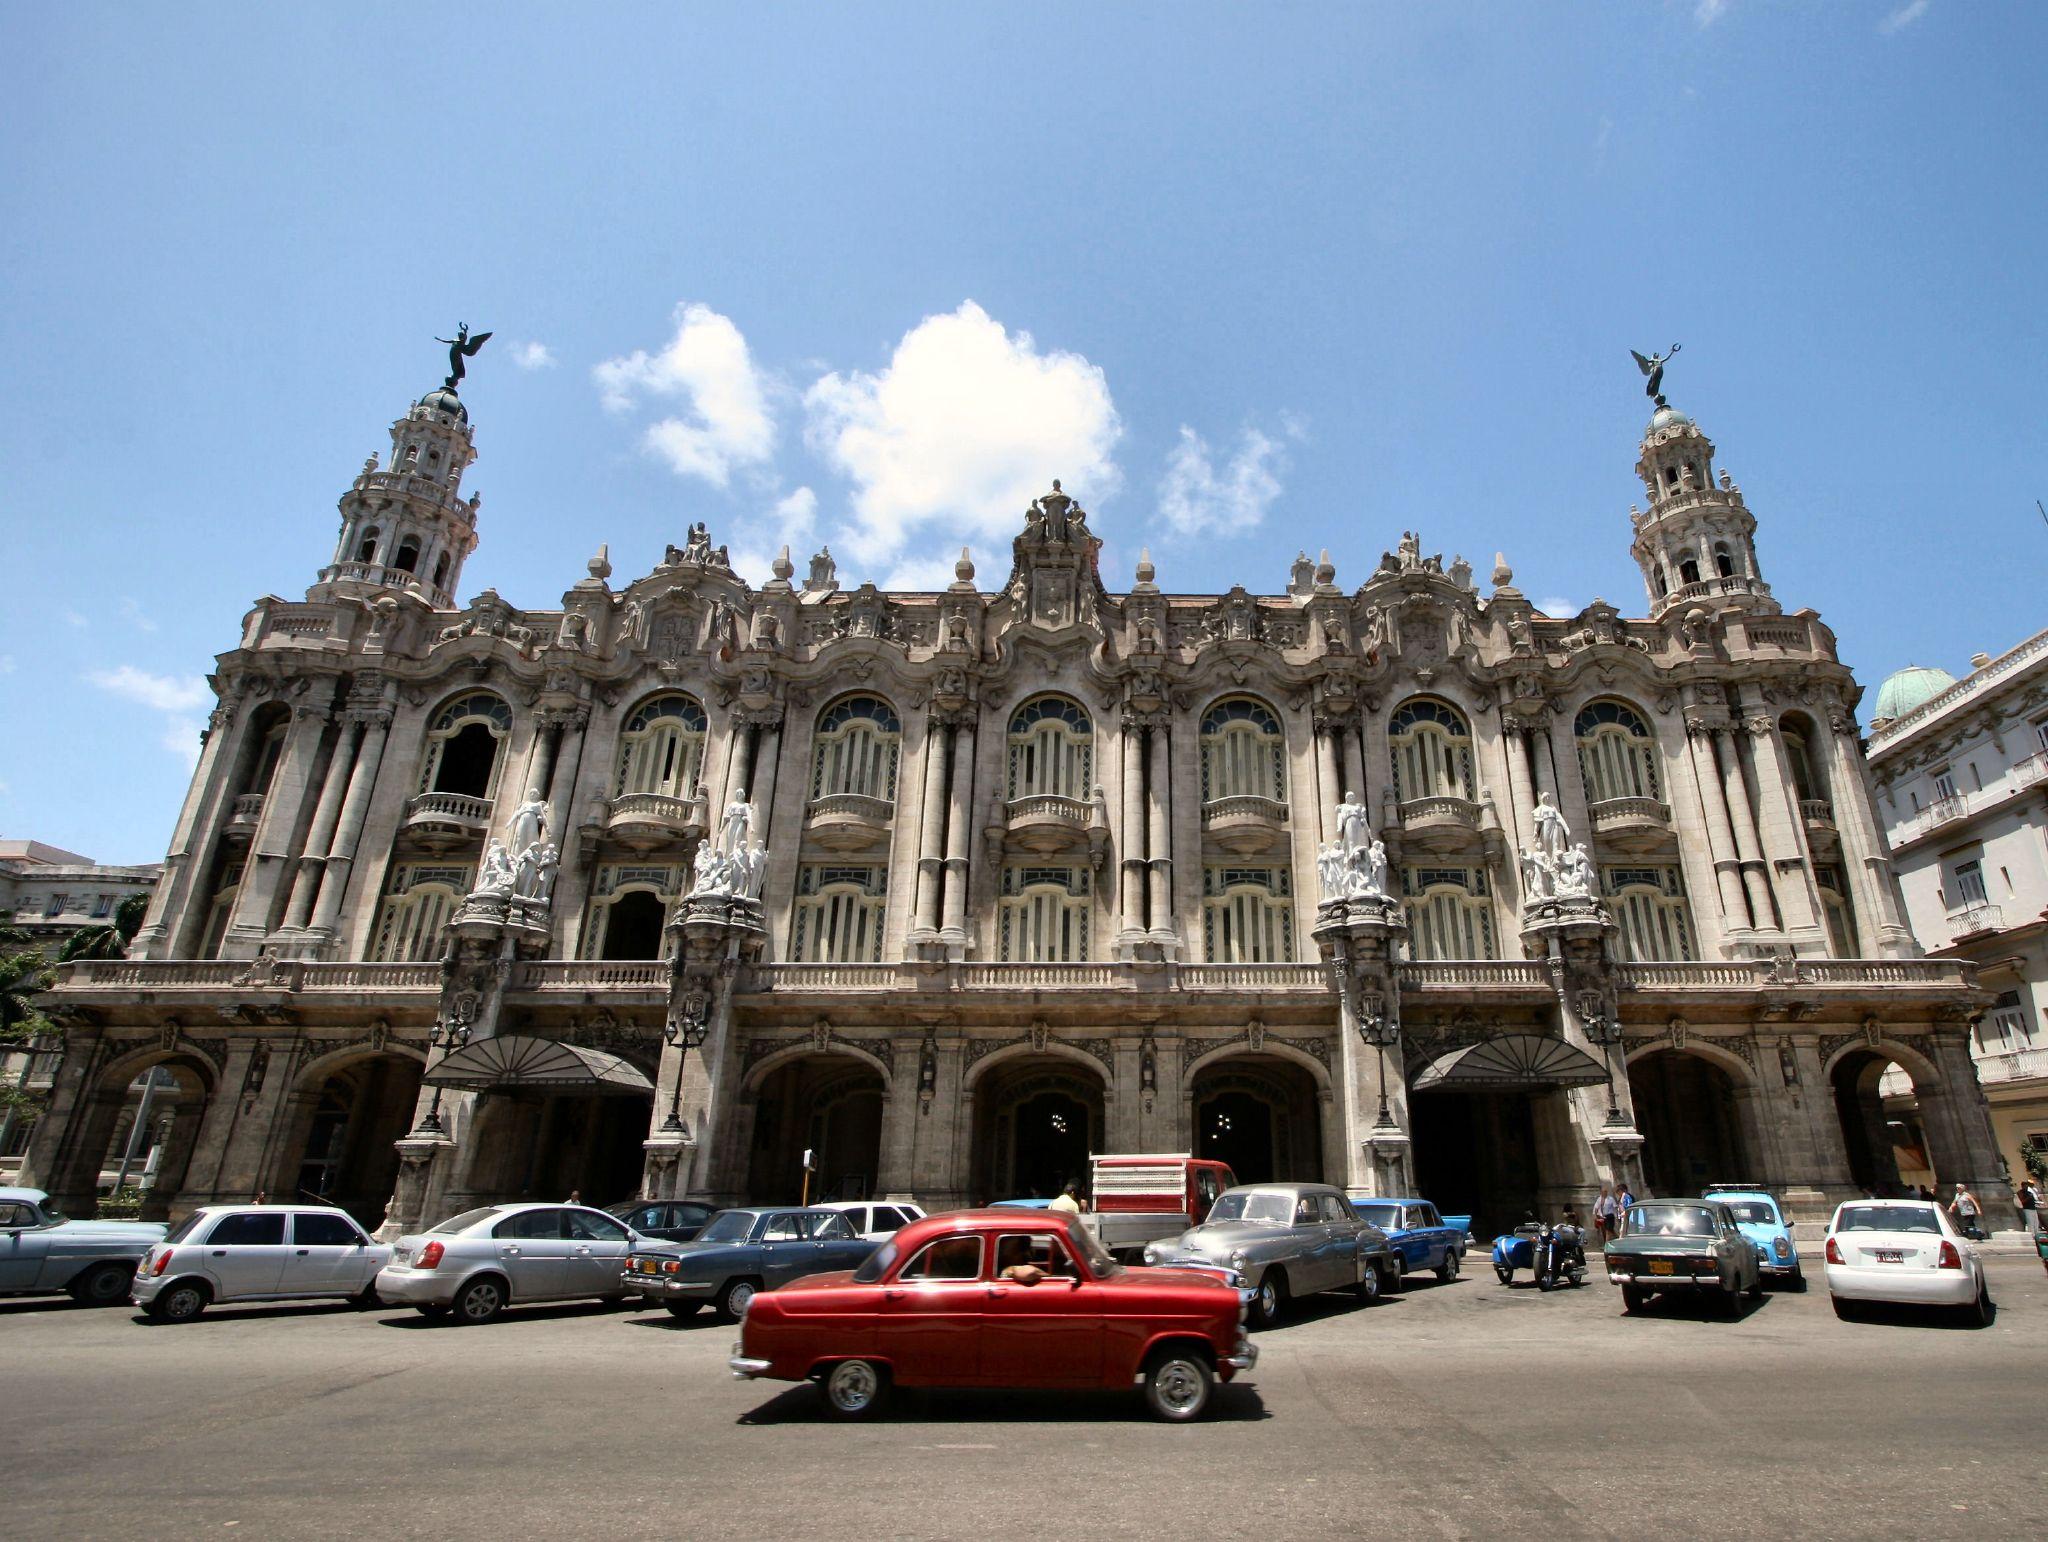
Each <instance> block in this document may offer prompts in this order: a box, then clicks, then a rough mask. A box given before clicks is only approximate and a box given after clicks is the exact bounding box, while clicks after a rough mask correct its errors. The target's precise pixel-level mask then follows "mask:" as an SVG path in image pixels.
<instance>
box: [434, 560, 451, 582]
mask: <svg viewBox="0 0 2048 1542" xmlns="http://www.w3.org/2000/svg"><path fill="white" fill-rule="evenodd" d="M434 587H435V588H436V589H445V588H447V587H448V553H446V552H442V553H441V555H440V556H439V557H437V558H436V559H435V561H434Z"/></svg>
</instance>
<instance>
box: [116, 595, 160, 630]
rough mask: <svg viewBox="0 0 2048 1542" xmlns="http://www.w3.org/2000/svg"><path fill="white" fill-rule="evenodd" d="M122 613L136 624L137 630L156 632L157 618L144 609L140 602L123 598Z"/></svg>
mask: <svg viewBox="0 0 2048 1542" xmlns="http://www.w3.org/2000/svg"><path fill="white" fill-rule="evenodd" d="M121 614H122V615H123V616H124V617H126V618H127V619H128V620H129V621H132V622H133V623H134V624H135V628H136V630H137V631H141V632H154V631H155V630H156V621H155V618H153V617H152V616H150V615H149V613H148V612H146V611H145V610H143V608H142V606H141V604H140V602H138V601H136V600H134V599H123V600H122V601H121Z"/></svg>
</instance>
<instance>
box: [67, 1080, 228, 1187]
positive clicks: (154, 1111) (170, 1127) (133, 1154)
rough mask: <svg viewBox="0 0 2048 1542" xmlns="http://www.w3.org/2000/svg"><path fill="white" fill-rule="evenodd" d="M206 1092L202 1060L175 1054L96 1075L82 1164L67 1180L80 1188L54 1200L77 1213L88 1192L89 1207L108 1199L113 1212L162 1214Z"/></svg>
mask: <svg viewBox="0 0 2048 1542" xmlns="http://www.w3.org/2000/svg"><path fill="white" fill-rule="evenodd" d="M211 1090H212V1087H211V1080H210V1073H209V1072H208V1071H207V1070H206V1069H205V1067H204V1066H203V1065H201V1064H200V1063H199V1062H198V1061H196V1060H188V1059H185V1058H182V1057H180V1056H175V1055H174V1056H170V1057H167V1058H165V1059H162V1060H158V1061H155V1062H153V1063H152V1064H150V1065H148V1066H145V1067H143V1068H141V1069H136V1068H135V1067H134V1066H133V1065H132V1064H131V1065H130V1066H129V1067H128V1068H127V1069H125V1070H123V1071H118V1072H114V1073H111V1074H109V1075H108V1076H106V1077H104V1078H102V1080H101V1082H100V1085H99V1088H98V1089H97V1090H96V1092H95V1093H94V1095H93V1109H92V1112H91V1115H90V1116H89V1121H88V1123H87V1125H86V1127H85V1130H84V1135H83V1140H82V1141H81V1148H80V1149H81V1156H82V1157H83V1158H84V1161H83V1164H82V1165H83V1169H84V1170H83V1171H81V1172H79V1173H77V1174H76V1176H75V1178H74V1179H73V1182H74V1183H75V1184H76V1186H77V1189H78V1190H80V1191H82V1192H78V1193H60V1194H59V1196H58V1197H59V1199H60V1201H62V1202H66V1203H68V1204H70V1205H72V1206H75V1207H78V1208H77V1209H76V1210H74V1213H81V1212H82V1210H83V1205H82V1203H81V1201H83V1200H84V1199H85V1197H86V1196H87V1195H90V1196H91V1197H92V1200H93V1202H94V1205H95V1208H97V1206H98V1203H99V1202H100V1201H106V1202H107V1205H108V1209H109V1210H110V1211H113V1212H116V1213H128V1214H135V1215H139V1216H140V1218H141V1219H143V1220H145V1221H163V1220H168V1219H169V1217H170V1213H171V1205H172V1203H173V1202H174V1201H175V1200H176V1199H177V1197H178V1194H179V1193H180V1191H181V1190H183V1189H184V1187H185V1180H186V1174H187V1169H188V1167H189V1166H190V1165H191V1161H192V1148H193V1146H194V1145H195V1144H196V1143H197V1141H198V1138H199V1124H200V1121H201V1119H202V1118H204V1117H205V1114H206V1103H207V1098H208V1096H209V1094H210V1092H211ZM52 1187H53V1188H57V1187H59V1186H58V1185H52Z"/></svg>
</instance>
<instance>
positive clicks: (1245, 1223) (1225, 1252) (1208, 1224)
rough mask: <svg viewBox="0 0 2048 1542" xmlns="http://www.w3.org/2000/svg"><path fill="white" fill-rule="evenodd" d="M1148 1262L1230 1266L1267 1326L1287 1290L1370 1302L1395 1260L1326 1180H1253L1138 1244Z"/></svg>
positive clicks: (1395, 1272) (1388, 1283) (1381, 1236)
mask: <svg viewBox="0 0 2048 1542" xmlns="http://www.w3.org/2000/svg"><path fill="white" fill-rule="evenodd" d="M1145 1262H1146V1263H1148V1264H1165V1265H1169V1266H1173V1265H1181V1266H1190V1267H1195V1268H1209V1269H1216V1268H1222V1269H1229V1270H1233V1271H1235V1272H1236V1274H1237V1275H1238V1276H1239V1277H1240V1281H1241V1283H1242V1284H1243V1285H1244V1286H1245V1287H1246V1288H1247V1289H1249V1290H1251V1291H1252V1292H1254V1294H1253V1297H1252V1309H1251V1310H1252V1321H1253V1322H1254V1323H1255V1324H1256V1325H1258V1326H1259V1327H1262V1328H1265V1327H1270V1326H1272V1324H1274V1323H1275V1322H1277V1321H1279V1319H1280V1316H1281V1314H1282V1313H1283V1312H1285V1311H1286V1310H1287V1301H1288V1298H1289V1297H1290V1296H1307V1295H1313V1294H1314V1293H1315V1292H1317V1291H1319V1290H1349V1291H1354V1292H1356V1293H1357V1294H1358V1296H1359V1297H1360V1299H1362V1300H1365V1301H1373V1300H1376V1299H1378V1297H1379V1295H1380V1293H1381V1292H1382V1291H1384V1290H1388V1289H1391V1288H1392V1287H1393V1286H1394V1284H1395V1282H1396V1280H1397V1279H1398V1277H1399V1273H1400V1265H1399V1263H1398V1261H1397V1260H1396V1258H1395V1256H1394V1250H1393V1249H1392V1247H1390V1246H1389V1245H1388V1243H1387V1236H1386V1233H1385V1232H1383V1231H1381V1230H1380V1229H1379V1228H1378V1227H1377V1226H1371V1225H1368V1224H1367V1223H1366V1222H1364V1221H1362V1220H1360V1219H1359V1217H1358V1214H1357V1212H1355V1211H1354V1210H1353V1209H1352V1208H1351V1204H1350V1202H1349V1201H1348V1200H1347V1199H1346V1198H1345V1197H1344V1191H1343V1190H1342V1189H1337V1188H1333V1187H1331V1186H1330V1185H1329V1184H1327V1183H1254V1184H1244V1185H1240V1186H1239V1187H1237V1188H1234V1189H1226V1190H1225V1191H1224V1193H1223V1195H1222V1197H1221V1198H1219V1199H1218V1200H1217V1201H1216V1204H1215V1206H1214V1207H1213V1208H1212V1209H1211V1210H1210V1211H1209V1219H1208V1220H1206V1221H1204V1222H1203V1223H1202V1224H1201V1225H1200V1226H1197V1227H1194V1228H1193V1229H1191V1230H1189V1231H1184V1232H1182V1233H1181V1234H1180V1236H1179V1237H1177V1238H1175V1239H1173V1240H1172V1241H1169V1242H1155V1243H1152V1244H1151V1245H1150V1246H1148V1247H1147V1248H1146V1249H1145Z"/></svg>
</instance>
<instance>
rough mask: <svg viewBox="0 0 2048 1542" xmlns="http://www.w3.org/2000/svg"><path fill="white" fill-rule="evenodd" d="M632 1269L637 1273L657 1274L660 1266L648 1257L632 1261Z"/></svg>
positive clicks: (659, 1271)
mask: <svg viewBox="0 0 2048 1542" xmlns="http://www.w3.org/2000/svg"><path fill="white" fill-rule="evenodd" d="M633 1270H634V1272H635V1273H637V1274H659V1273H661V1266H660V1265H659V1264H656V1263H654V1262H653V1261H652V1260H650V1259H645V1258H642V1259H639V1260H637V1261H636V1262H635V1263H634V1265H633Z"/></svg>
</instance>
